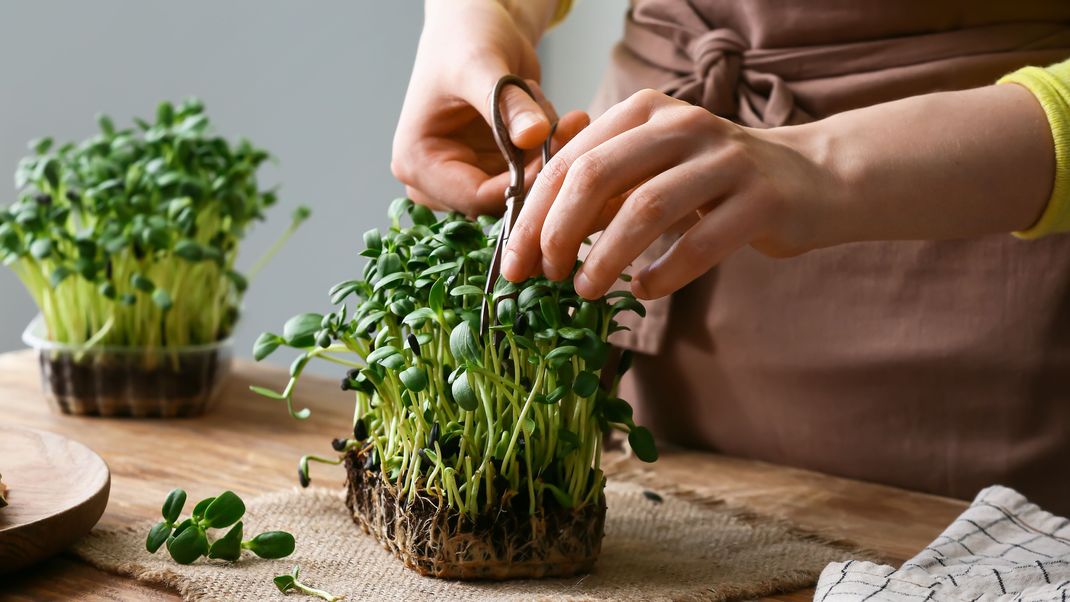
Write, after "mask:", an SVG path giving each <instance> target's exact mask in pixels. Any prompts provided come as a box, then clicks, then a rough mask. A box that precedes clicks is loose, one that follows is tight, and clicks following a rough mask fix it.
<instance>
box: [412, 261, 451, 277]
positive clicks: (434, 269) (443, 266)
mask: <svg viewBox="0 0 1070 602" xmlns="http://www.w3.org/2000/svg"><path fill="white" fill-rule="evenodd" d="M459 266H460V264H459V263H457V262H456V261H447V262H445V263H440V264H438V265H433V266H431V267H429V268H427V269H426V270H424V271H422V272H420V277H421V278H426V277H428V276H434V275H435V274H441V273H442V272H449V271H451V270H456V269H457V268H458V267H459Z"/></svg>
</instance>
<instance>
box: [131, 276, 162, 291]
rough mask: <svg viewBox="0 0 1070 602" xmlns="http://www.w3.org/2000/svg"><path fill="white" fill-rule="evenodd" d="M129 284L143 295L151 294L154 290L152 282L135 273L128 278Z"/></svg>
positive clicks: (154, 286)
mask: <svg viewBox="0 0 1070 602" xmlns="http://www.w3.org/2000/svg"><path fill="white" fill-rule="evenodd" d="M130 284H131V285H132V286H133V287H134V288H136V289H137V290H139V291H141V292H143V293H151V292H152V291H153V290H155V289H156V285H155V284H153V282H152V280H149V279H148V278H146V277H145V276H143V275H141V274H136V273H135V274H132V275H131V276H130Z"/></svg>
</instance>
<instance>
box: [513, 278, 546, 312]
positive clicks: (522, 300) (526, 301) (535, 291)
mask: <svg viewBox="0 0 1070 602" xmlns="http://www.w3.org/2000/svg"><path fill="white" fill-rule="evenodd" d="M549 290H550V289H548V288H546V285H543V284H533V285H530V286H528V287H527V288H525V289H524V290H522V291H520V295H519V296H518V297H517V299H516V303H517V305H518V306H519V307H520V309H521V310H522V311H527V310H529V309H531V308H532V306H534V305H535V304H536V303H538V302H539V299H540V298H541V297H542V296H543V295H545V294H547V293H548V292H549Z"/></svg>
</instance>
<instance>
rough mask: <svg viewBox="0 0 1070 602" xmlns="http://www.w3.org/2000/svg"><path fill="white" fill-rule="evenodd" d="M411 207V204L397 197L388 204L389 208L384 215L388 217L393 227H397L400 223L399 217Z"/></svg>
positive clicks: (410, 201)
mask: <svg viewBox="0 0 1070 602" xmlns="http://www.w3.org/2000/svg"><path fill="white" fill-rule="evenodd" d="M412 206H413V202H412V200H410V199H407V198H405V197H398V198H396V199H394V200H393V201H391V202H390V208H389V209H387V212H386V214H387V215H388V216H389V217H390V221H391V222H393V223H394V227H395V228H396V227H398V225H399V224H400V223H401V216H403V215H405V213H406V212H407V211H408V210H409V208H410V207H412Z"/></svg>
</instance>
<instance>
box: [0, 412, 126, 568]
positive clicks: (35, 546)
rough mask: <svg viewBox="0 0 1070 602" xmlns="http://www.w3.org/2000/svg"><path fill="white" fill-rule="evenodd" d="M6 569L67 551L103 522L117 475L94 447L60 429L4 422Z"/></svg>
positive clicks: (0, 541) (0, 525)
mask: <svg viewBox="0 0 1070 602" xmlns="http://www.w3.org/2000/svg"><path fill="white" fill-rule="evenodd" d="M0 475H3V482H4V485H6V486H7V488H8V492H7V502H8V505H7V507H5V508H0V573H5V572H9V571H13V570H17V569H19V568H22V567H25V566H28V565H30V564H32V563H34V562H37V561H38V560H42V559H44V558H47V557H49V556H52V555H54V554H56V553H58V552H61V551H62V550H63V549H65V548H66V547H67V546H69V545H71V544H72V543H74V541H75V540H77V539H78V538H80V537H82V536H83V535H85V534H86V533H89V530H90V529H92V528H93V525H95V524H97V521H98V520H99V519H100V515H101V514H104V507H105V506H107V505H108V491H109V490H110V488H111V474H110V473H109V472H108V465H107V464H105V463H104V460H103V459H101V457H100V456H98V455H97V454H96V453H94V452H93V450H91V449H89V448H88V447H86V446H84V445H82V444H81V443H78V442H77V441H71V440H70V439H67V438H66V437H61V436H59V435H56V434H54V433H46V432H44V431H35V430H30V429H24V428H17V427H7V426H0Z"/></svg>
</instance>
